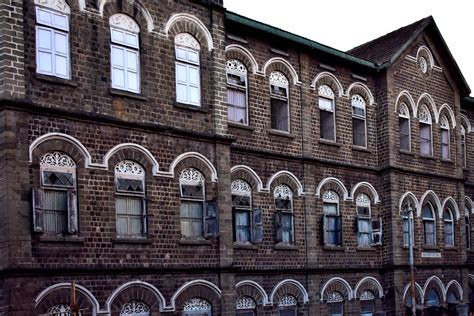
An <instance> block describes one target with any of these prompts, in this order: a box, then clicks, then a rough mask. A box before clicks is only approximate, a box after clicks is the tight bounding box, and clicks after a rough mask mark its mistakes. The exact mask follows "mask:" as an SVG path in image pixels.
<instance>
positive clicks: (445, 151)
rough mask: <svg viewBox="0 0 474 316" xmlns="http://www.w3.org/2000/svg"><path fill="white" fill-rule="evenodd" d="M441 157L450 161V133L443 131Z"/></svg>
mask: <svg viewBox="0 0 474 316" xmlns="http://www.w3.org/2000/svg"><path fill="white" fill-rule="evenodd" d="M441 157H442V158H443V159H446V160H447V159H449V131H448V130H447V129H441Z"/></svg>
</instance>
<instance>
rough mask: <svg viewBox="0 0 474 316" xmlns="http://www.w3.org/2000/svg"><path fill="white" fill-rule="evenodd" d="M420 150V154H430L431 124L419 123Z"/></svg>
mask: <svg viewBox="0 0 474 316" xmlns="http://www.w3.org/2000/svg"><path fill="white" fill-rule="evenodd" d="M420 152H421V154H422V155H426V156H431V155H432V150H431V125H428V124H424V123H421V124H420Z"/></svg>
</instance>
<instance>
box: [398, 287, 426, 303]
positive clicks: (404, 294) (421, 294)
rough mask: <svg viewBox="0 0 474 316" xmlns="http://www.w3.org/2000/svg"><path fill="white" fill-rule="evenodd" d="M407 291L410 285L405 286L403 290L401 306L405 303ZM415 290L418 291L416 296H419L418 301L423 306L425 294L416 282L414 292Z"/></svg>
mask: <svg viewBox="0 0 474 316" xmlns="http://www.w3.org/2000/svg"><path fill="white" fill-rule="evenodd" d="M409 289H410V283H408V284H407V285H405V289H404V290H403V304H405V302H406V296H407V294H408V290H409ZM416 290H418V294H419V295H420V300H421V302H420V303H421V304H422V305H423V303H424V301H425V293H424V292H423V288H422V287H421V286H420V285H419V284H418V283H417V282H415V291H416Z"/></svg>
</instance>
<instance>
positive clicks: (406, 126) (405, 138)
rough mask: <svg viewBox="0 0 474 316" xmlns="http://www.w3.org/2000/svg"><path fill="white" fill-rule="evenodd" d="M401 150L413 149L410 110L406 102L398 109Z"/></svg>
mask: <svg viewBox="0 0 474 316" xmlns="http://www.w3.org/2000/svg"><path fill="white" fill-rule="evenodd" d="M398 124H399V131H400V150H405V151H411V125H410V111H409V110H408V106H407V105H406V103H404V102H403V103H401V104H400V108H399V111H398Z"/></svg>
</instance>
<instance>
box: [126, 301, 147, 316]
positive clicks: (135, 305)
mask: <svg viewBox="0 0 474 316" xmlns="http://www.w3.org/2000/svg"><path fill="white" fill-rule="evenodd" d="M149 315H150V307H148V305H146V304H145V303H143V302H141V301H135V300H133V301H130V302H128V303H127V304H124V305H123V307H122V310H121V311H120V316H149Z"/></svg>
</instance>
